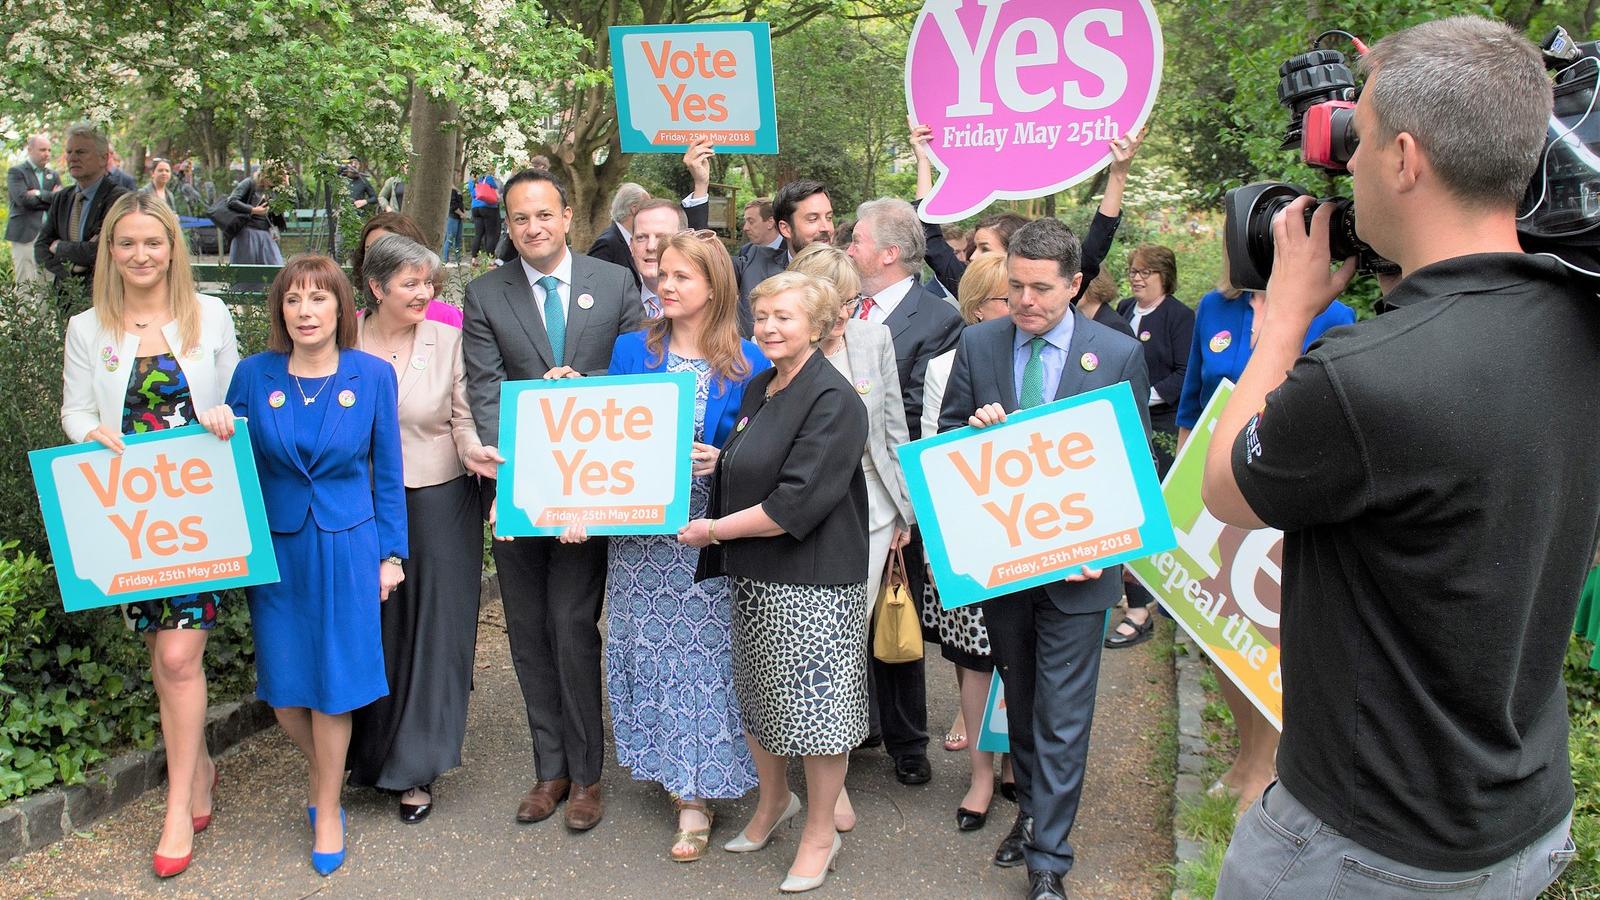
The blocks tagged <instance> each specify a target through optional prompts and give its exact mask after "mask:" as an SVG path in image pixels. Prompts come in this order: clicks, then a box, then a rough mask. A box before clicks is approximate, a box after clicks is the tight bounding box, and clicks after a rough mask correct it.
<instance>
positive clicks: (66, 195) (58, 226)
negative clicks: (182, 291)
mask: <svg viewBox="0 0 1600 900" xmlns="http://www.w3.org/2000/svg"><path fill="white" fill-rule="evenodd" d="M110 157H111V144H110V142H109V141H107V140H106V136H105V135H104V134H103V133H102V132H101V131H100V130H99V129H98V128H96V127H95V126H94V125H93V124H92V123H89V122H79V123H77V124H75V125H73V126H72V127H71V128H68V129H67V174H69V175H71V176H72V180H73V181H74V182H75V183H74V184H73V186H72V188H71V190H63V191H58V192H56V195H55V197H54V198H52V199H51V201H50V211H49V212H48V213H46V214H45V221H44V225H43V228H42V230H41V231H40V233H39V237H38V239H37V240H36V241H35V242H34V245H33V258H34V260H35V261H36V262H38V264H39V267H40V268H42V269H44V270H45V271H47V272H50V273H51V274H52V275H54V276H55V277H56V285H57V287H58V288H66V287H69V286H71V285H79V286H83V287H87V286H88V285H89V284H90V283H91V282H92V281H93V280H94V261H95V254H96V252H98V247H97V242H98V241H99V239H100V223H101V222H103V221H105V218H106V211H107V210H109V209H110V208H111V203H112V201H114V200H116V199H117V198H118V197H120V196H122V195H123V194H125V193H127V191H125V190H123V189H122V186H121V185H119V184H114V183H112V182H111V181H110V180H109V179H107V178H106V167H107V165H109V163H110Z"/></svg>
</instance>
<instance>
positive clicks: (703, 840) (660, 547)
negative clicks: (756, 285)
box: [562, 232, 772, 862]
mask: <svg viewBox="0 0 1600 900" xmlns="http://www.w3.org/2000/svg"><path fill="white" fill-rule="evenodd" d="M706 234H709V232H707V233H706ZM659 289H660V297H661V316H660V317H659V318H656V319H652V320H651V321H650V324H649V327H647V328H646V329H645V330H644V331H635V332H632V333H630V334H624V335H622V336H620V337H618V338H617V343H616V346H615V348H614V349H613V350H612V354H611V369H610V372H611V374H612V375H639V374H643V373H646V372H692V373H694V376H695V403H694V444H693V448H692V450H691V453H690V457H691V463H692V469H691V471H692V472H693V474H694V479H693V480H692V481H691V482H690V486H689V518H690V519H695V518H698V517H700V516H703V515H705V513H706V504H707V500H708V497H709V491H710V479H709V478H708V477H707V476H709V475H710V474H711V472H712V470H713V469H715V468H716V463H717V456H718V454H719V453H720V452H721V451H720V449H719V448H720V447H722V445H723V444H724V443H725V442H726V441H727V439H728V436H729V435H731V434H732V433H733V427H734V417H735V416H736V415H737V414H738V411H739V404H740V402H741V401H742V400H743V399H744V389H745V385H746V384H748V383H749V382H750V379H751V378H753V377H754V376H755V375H756V374H757V373H758V372H761V371H762V370H764V369H767V368H770V367H771V365H772V364H771V363H770V362H768V361H767V359H766V357H765V356H763V355H762V354H761V351H760V350H758V349H757V348H756V345H755V344H753V343H751V342H750V341H747V340H741V339H740V338H739V319H738V304H739V287H738V282H736V281H735V280H734V276H733V261H732V260H731V259H730V258H729V257H728V251H727V250H726V249H725V248H724V247H723V246H722V244H721V242H720V241H718V240H717V239H716V236H715V235H711V236H710V237H709V238H702V237H699V236H697V234H696V233H684V234H678V235H675V236H674V237H672V238H671V239H669V240H668V241H667V243H666V246H665V247H663V248H662V250H661V281H660V286H659ZM585 536H586V535H585V533H584V529H583V528H582V526H573V527H571V528H569V529H568V530H567V533H566V534H565V535H563V536H562V540H564V541H569V542H570V541H580V540H583V539H584V537H585ZM699 558H700V553H699V551H698V550H696V549H695V548H693V547H690V546H688V545H686V544H680V543H679V542H678V537H677V535H675V534H661V535H621V536H616V537H613V538H611V541H610V545H609V547H608V549H607V580H606V626H607V631H606V691H607V693H608V694H609V695H610V698H611V722H612V733H613V735H614V737H615V738H616V742H617V762H618V763H620V764H622V765H624V766H627V767H628V768H629V769H631V770H633V777H634V778H635V779H637V780H639V781H654V782H656V783H658V784H660V785H661V786H662V787H663V788H666V789H667V791H668V792H669V793H671V794H672V795H673V797H674V799H675V800H676V804H677V810H678V823H677V834H676V835H675V836H674V837H673V842H672V848H671V850H670V851H669V853H668V855H669V857H670V858H671V859H673V860H674V861H676V862H692V861H694V860H697V859H700V858H701V857H702V856H704V855H705V851H706V846H707V843H708V842H709V841H710V838H711V819H712V813H711V810H710V808H709V807H708V806H707V805H706V801H707V800H708V799H719V800H720V799H733V798H737V797H742V796H744V795H745V794H746V793H748V792H749V791H750V789H751V788H753V787H755V786H756V783H757V782H756V769H755V763H754V762H753V761H752V760H751V757H750V748H749V747H748V746H747V745H746V744H745V740H744V724H743V721H742V718H741V715H740V710H739V702H738V699H737V698H736V697H735V696H734V693H733V670H732V659H733V649H732V643H731V632H730V627H731V625H730V618H731V612H732V600H731V599H730V596H729V592H728V581H727V579H726V578H713V579H710V580H707V581H702V582H700V583H698V584H697V583H695V580H694V574H695V565H696V563H697V562H698V561H699Z"/></svg>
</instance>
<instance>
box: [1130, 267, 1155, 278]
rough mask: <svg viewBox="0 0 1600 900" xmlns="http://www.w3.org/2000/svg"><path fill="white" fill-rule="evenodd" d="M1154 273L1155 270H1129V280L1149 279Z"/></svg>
mask: <svg viewBox="0 0 1600 900" xmlns="http://www.w3.org/2000/svg"><path fill="white" fill-rule="evenodd" d="M1155 273H1156V270H1155V269H1129V270H1128V277H1129V278H1149V277H1150V276H1151V275H1154V274H1155Z"/></svg>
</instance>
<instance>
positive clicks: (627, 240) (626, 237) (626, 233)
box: [616, 222, 633, 245]
mask: <svg viewBox="0 0 1600 900" xmlns="http://www.w3.org/2000/svg"><path fill="white" fill-rule="evenodd" d="M616 225H617V230H618V231H620V232H622V242H623V243H624V244H629V245H632V244H633V231H632V230H631V229H629V228H628V226H626V225H624V224H622V223H621V222H617V223H616Z"/></svg>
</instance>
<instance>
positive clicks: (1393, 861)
mask: <svg viewBox="0 0 1600 900" xmlns="http://www.w3.org/2000/svg"><path fill="white" fill-rule="evenodd" d="M1362 67H1363V69H1364V70H1365V72H1366V73H1367V79H1366V86H1365V89H1364V91H1363V93H1362V95H1361V99H1360V101H1359V102H1358V104H1357V106H1356V112H1355V127H1356V132H1357V135H1358V136H1359V139H1360V144H1359V149H1358V150H1357V151H1356V153H1355V156H1354V157H1353V158H1352V159H1351V161H1350V170H1351V173H1352V174H1353V176H1354V181H1355V198H1356V204H1355V205H1356V211H1357V213H1356V214H1357V220H1356V225H1357V230H1358V232H1359V234H1360V236H1361V237H1362V239H1364V240H1365V241H1367V242H1368V243H1370V244H1371V245H1372V246H1373V248H1374V249H1375V250H1377V251H1378V252H1379V253H1381V254H1383V255H1384V256H1385V257H1388V258H1389V259H1392V260H1394V261H1395V262H1397V263H1398V264H1399V265H1400V267H1401V269H1402V271H1404V272H1405V273H1406V277H1405V279H1404V280H1403V281H1401V282H1400V283H1399V284H1398V286H1396V287H1395V288H1394V290H1393V291H1392V292H1391V293H1389V295H1388V296H1387V298H1386V299H1387V303H1388V305H1389V307H1391V308H1392V311H1391V312H1388V313H1386V314H1385V315H1383V316H1381V317H1379V318H1377V319H1375V320H1372V321H1369V322H1364V323H1361V324H1358V325H1355V326H1353V327H1349V328H1342V329H1337V330H1335V331H1332V332H1330V333H1329V334H1328V336H1327V337H1326V338H1325V339H1324V340H1323V341H1321V342H1320V343H1318V344H1317V345H1315V346H1314V347H1313V348H1312V349H1311V351H1310V352H1309V353H1307V354H1306V355H1305V356H1303V357H1302V356H1300V348H1301V340H1302V339H1303V337H1304V335H1305V333H1306V329H1307V326H1308V325H1309V324H1310V323H1311V321H1312V319H1314V318H1315V317H1316V316H1317V315H1318V314H1319V313H1321V312H1322V311H1323V310H1324V309H1326V308H1327V306H1328V304H1329V303H1331V302H1332V300H1333V298H1334V297H1335V296H1336V295H1337V294H1338V293H1339V292H1340V291H1341V290H1343V289H1344V287H1345V285H1346V284H1347V283H1348V282H1349V280H1350V277H1351V274H1352V272H1353V271H1354V261H1353V260H1352V261H1347V262H1346V263H1345V264H1344V265H1343V266H1342V267H1341V268H1340V269H1338V270H1337V271H1330V262H1329V259H1328V220H1329V210H1328V209H1326V208H1323V209H1320V210H1318V211H1317V214H1316V216H1315V217H1314V218H1313V220H1312V223H1311V227H1310V233H1309V234H1307V231H1306V228H1305V226H1304V225H1302V224H1301V223H1302V222H1303V221H1304V211H1305V209H1306V207H1307V206H1308V205H1309V204H1310V203H1311V202H1312V201H1311V200H1310V199H1309V198H1302V199H1300V200H1297V201H1296V202H1295V203H1294V204H1291V205H1290V207H1289V208H1288V210H1287V211H1286V213H1285V215H1284V216H1283V217H1281V218H1280V219H1279V220H1278V221H1276V222H1275V223H1274V224H1273V238H1274V240H1275V243H1276V257H1277V260H1276V264H1275V265H1274V269H1273V273H1272V278H1271V280H1270V282H1269V283H1268V286H1267V299H1266V310H1265V321H1264V322H1263V324H1262V326H1261V332H1260V337H1259V343H1258V345H1257V347H1256V350H1255V354H1254V356H1253V357H1252V358H1251V360H1250V364H1249V366H1248V367H1247V368H1246V369H1245V371H1244V374H1243V376H1242V377H1241V379H1240V382H1239V385H1238V388H1237V390H1235V392H1234V394H1233V397H1232V398H1231V399H1230V400H1229V401H1228V405H1227V408H1226V409H1225V410H1224V411H1223V414H1222V418H1221V420H1220V422H1219V423H1218V425H1217V429H1216V435H1215V438H1214V440H1213V441H1212V443H1211V447H1210V452H1209V453H1208V455H1207V459H1206V471H1205V486H1204V492H1205V501H1206V505H1207V506H1208V507H1209V508H1210V509H1211V511H1212V512H1213V513H1214V514H1215V515H1216V516H1217V517H1218V518H1220V519H1222V520H1223V521H1226V522H1230V523H1232V524H1235V525H1238V526H1241V527H1245V528H1259V527H1262V526H1263V525H1270V526H1272V527H1274V528H1280V529H1282V530H1283V531H1284V532H1285V537H1284V550H1283V568H1284V574H1283V618H1282V623H1281V630H1280V634H1281V637H1282V651H1283V656H1282V659H1283V687H1284V698H1283V701H1284V715H1283V719H1284V731H1283V740H1282V744H1281V745H1280V749H1279V753H1278V773H1279V781H1277V782H1275V783H1274V784H1273V785H1271V786H1269V787H1268V789H1267V791H1266V793H1265V794H1263V795H1262V797H1261V799H1260V800H1259V801H1257V802H1256V804H1255V805H1254V807H1253V808H1252V809H1250V810H1249V811H1247V812H1246V813H1245V815H1244V816H1243V818H1241V820H1240V822H1239V825H1238V827H1237V829H1236V830H1235V832H1234V836H1233V842H1232V844H1231V845H1230V846H1229V849H1228V855H1227V858H1226V861H1225V862H1224V864H1223V870H1222V875H1221V879H1220V881H1219V883H1218V892H1217V896H1218V897H1224V898H1242V897H1251V898H1259V897H1264V896H1267V895H1268V894H1269V893H1270V894H1271V895H1272V896H1282V897H1307V896H1313V895H1314V896H1325V895H1327V894H1328V892H1329V889H1330V885H1333V884H1334V883H1335V882H1338V883H1339V884H1340V886H1341V888H1342V890H1343V891H1345V895H1347V896H1362V897H1365V896H1382V897H1407V896H1417V897H1424V896H1425V897H1439V896H1443V895H1445V894H1448V895H1449V896H1457V895H1458V894H1459V895H1461V896H1467V895H1469V894H1470V895H1472V896H1483V897H1529V898H1531V897H1535V896H1537V895H1538V894H1539V892H1540V891H1541V890H1542V889H1543V888H1544V887H1545V886H1546V885H1547V884H1549V883H1550V882H1551V881H1553V880H1554V879H1555V877H1556V876H1557V875H1559V874H1560V872H1561V870H1562V868H1563V867H1565V865H1566V863H1567V862H1568V861H1569V860H1570V859H1571V857H1572V853H1573V844H1572V842H1571V840H1570V839H1569V837H1568V831H1569V826H1570V825H1571V809H1572V804H1573V788H1572V778H1571V774H1570V772H1569V769H1568V761H1567V703H1566V693H1565V689H1564V686H1563V684H1562V674H1561V666H1562V658H1563V655H1564V653H1565V650H1566V647H1567V632H1568V630H1569V629H1570V628H1571V627H1572V619H1573V613H1574V607H1575V605H1576V601H1577V597H1578V593H1579V587H1580V584H1581V582H1582V580H1583V575H1584V569H1585V566H1586V565H1587V563H1588V561H1589V559H1590V555H1591V554H1592V553H1593V551H1594V548H1595V540H1596V528H1597V525H1600V511H1597V502H1600V500H1597V498H1600V445H1597V443H1596V441H1595V440H1594V423H1595V422H1596V421H1600V390H1597V389H1596V386H1597V385H1600V299H1597V298H1596V297H1595V296H1594V295H1593V294H1592V293H1591V292H1590V291H1589V290H1587V289H1585V288H1584V287H1583V286H1582V285H1581V284H1579V283H1577V282H1575V281H1574V280H1572V279H1570V278H1568V277H1567V275H1566V274H1565V270H1564V269H1563V267H1562V266H1561V264H1560V263H1558V262H1556V261H1555V260H1552V259H1550V258H1548V257H1543V256H1533V255H1525V254H1523V253H1522V252H1521V248H1520V246H1519V244H1518V238H1517V231H1516V209H1517V204H1518V201H1519V200H1520V198H1521V197H1522V195H1523V191H1524V189H1525V187H1526V186H1527V184H1528V181H1529V179H1530V178H1531V176H1532V174H1533V172H1534V167H1535V164H1536V163H1537V161H1538V159H1539V157H1540V153H1541V151H1542V148H1543V143H1544V136H1545V125H1546V121H1547V120H1548V118H1549V116H1550V111H1551V88H1550V83H1549V81H1548V80H1547V78H1546V76H1545V72H1544V66H1543V64H1542V62H1541V60H1540V55H1539V52H1538V51H1537V50H1536V49H1535V48H1534V47H1533V45H1532V44H1530V43H1529V42H1528V41H1527V40H1525V39H1524V38H1523V37H1522V36H1521V35H1519V34H1517V33H1516V32H1515V31H1513V30H1512V29H1511V28H1509V27H1507V26H1506V25H1504V24H1501V23H1498V22H1493V21H1489V20H1486V19H1479V18H1471V17H1458V18H1451V19H1443V20H1440V21H1435V22H1428V23H1425V24H1422V25H1418V26H1416V27H1414V28H1410V29H1407V30H1405V31H1402V32H1399V33H1397V34H1394V35H1392V36H1390V37H1388V38H1386V39H1384V40H1383V41H1381V42H1379V43H1378V44H1377V45H1376V46H1375V47H1374V48H1373V49H1372V51H1371V52H1370V53H1368V54H1367V56H1366V57H1365V58H1364V59H1363V60H1362ZM1285 373H1287V377H1286V376H1285Z"/></svg>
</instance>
